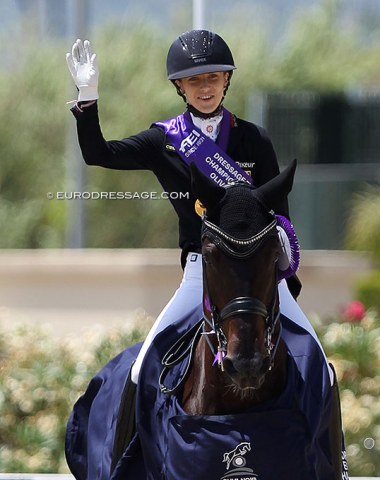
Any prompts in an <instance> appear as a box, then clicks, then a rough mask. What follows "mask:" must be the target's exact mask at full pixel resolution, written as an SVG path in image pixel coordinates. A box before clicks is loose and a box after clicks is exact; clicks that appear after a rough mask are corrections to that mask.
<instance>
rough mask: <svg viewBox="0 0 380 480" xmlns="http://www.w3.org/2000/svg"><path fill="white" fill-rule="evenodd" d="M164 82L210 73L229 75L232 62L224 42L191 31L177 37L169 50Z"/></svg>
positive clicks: (208, 34)
mask: <svg viewBox="0 0 380 480" xmlns="http://www.w3.org/2000/svg"><path fill="white" fill-rule="evenodd" d="M166 68H167V74H168V80H177V79H179V78H184V77H190V76H192V75H200V74H202V73H211V72H232V70H235V68H236V67H235V63H234V59H233V57H232V53H231V50H230V49H229V47H228V45H227V44H226V42H225V41H224V40H223V39H222V38H221V37H220V36H219V35H217V34H216V33H213V32H209V31H208V30H191V31H190V32H185V33H183V34H182V35H180V36H179V37H178V38H177V39H176V40H175V41H174V42H173V43H172V45H171V47H170V48H169V52H168V56H167V60H166Z"/></svg>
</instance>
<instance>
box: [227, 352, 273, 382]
mask: <svg viewBox="0 0 380 480" xmlns="http://www.w3.org/2000/svg"><path fill="white" fill-rule="evenodd" d="M269 365H270V358H269V356H267V355H263V354H261V353H259V352H256V353H255V354H254V355H253V357H252V358H249V359H247V358H231V357H230V356H228V355H227V356H226V357H225V358H224V359H223V366H224V370H225V372H226V373H227V374H228V375H229V376H230V377H231V379H232V381H233V382H234V384H235V385H236V386H237V387H238V388H239V389H245V388H253V389H255V390H258V389H259V388H260V387H261V386H262V385H263V383H264V380H265V375H266V373H267V372H268V370H269Z"/></svg>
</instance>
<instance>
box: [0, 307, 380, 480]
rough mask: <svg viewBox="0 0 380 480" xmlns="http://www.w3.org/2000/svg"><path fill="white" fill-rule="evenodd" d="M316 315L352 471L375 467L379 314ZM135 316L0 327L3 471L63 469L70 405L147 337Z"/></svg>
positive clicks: (379, 436)
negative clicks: (127, 321) (62, 330)
mask: <svg viewBox="0 0 380 480" xmlns="http://www.w3.org/2000/svg"><path fill="white" fill-rule="evenodd" d="M314 320H315V324H316V326H317V330H318V333H319V335H320V338H321V341H322V343H323V345H324V347H325V349H326V352H327V355H328V356H329V358H330V360H331V361H332V362H333V364H334V366H335V368H336V371H337V375H338V379H339V382H340V390H341V401H342V415H343V421H344V428H345V437H346V447H347V452H348V457H349V462H350V472H351V475H358V476H364V475H370V476H375V475H380V455H379V449H380V348H379V347H380V340H379V339H380V318H379V316H378V315H377V314H375V313H374V312H373V311H365V309H364V308H363V306H362V305H361V304H360V303H359V302H353V304H352V305H350V308H348V309H346V310H345V311H344V312H343V313H342V315H340V316H339V317H337V318H334V319H330V320H331V322H330V323H329V324H328V325H324V323H322V322H320V321H319V319H318V318H316V319H314ZM7 323H8V324H9V323H10V322H9V319H8V320H7ZM135 324H136V325H139V327H138V328H137V327H135V328H131V327H129V328H127V327H119V328H116V327H114V328H109V329H107V330H105V329H104V328H103V329H101V328H97V327H94V328H92V329H91V330H87V331H85V332H84V333H83V334H79V333H77V334H76V335H75V336H70V337H65V338H62V339H57V338H56V337H55V336H53V335H52V334H51V333H49V332H48V331H44V330H43V329H38V328H32V327H30V325H24V326H20V327H17V328H15V329H14V330H12V331H9V329H6V328H4V327H3V328H1V327H0V359H1V361H0V406H1V416H0V445H1V446H0V471H2V472H42V473H56V472H58V473H65V472H67V466H66V463H65V459H64V454H63V445H64V432H65V426H66V420H67V417H68V415H69V412H70V410H71V408H72V405H73V404H74V402H75V401H76V399H77V398H78V397H79V395H80V394H81V393H82V392H83V391H84V389H85V388H86V386H87V384H88V382H89V380H90V379H91V377H92V376H93V375H94V373H95V372H96V371H98V370H99V369H100V368H101V367H102V366H103V365H104V364H105V363H106V362H107V361H108V360H109V359H110V358H111V357H113V356H114V355H115V354H117V353H119V352H120V351H121V350H123V349H124V348H125V347H126V346H127V345H130V344H132V343H135V342H137V341H139V340H141V339H142V338H143V337H144V335H145V333H146V318H145V317H144V315H142V314H139V315H138V316H137V318H136V323H135ZM371 447H373V448H371Z"/></svg>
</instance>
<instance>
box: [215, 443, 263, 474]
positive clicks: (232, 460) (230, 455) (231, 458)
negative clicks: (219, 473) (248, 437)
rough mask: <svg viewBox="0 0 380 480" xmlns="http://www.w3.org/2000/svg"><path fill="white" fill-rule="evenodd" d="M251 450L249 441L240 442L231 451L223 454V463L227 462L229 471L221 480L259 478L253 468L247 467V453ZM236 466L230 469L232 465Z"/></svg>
mask: <svg viewBox="0 0 380 480" xmlns="http://www.w3.org/2000/svg"><path fill="white" fill-rule="evenodd" d="M250 451H251V444H250V443H249V442H241V443H239V444H238V445H237V446H236V447H235V448H234V449H233V450H231V452H226V453H224V454H223V463H226V470H227V472H226V473H225V474H224V475H223V477H221V479H220V480H258V475H257V474H256V473H253V470H252V469H251V468H248V467H246V466H245V465H246V463H247V460H246V458H245V455H246V453H247V452H250ZM231 465H232V466H234V467H236V468H233V469H231V470H230V467H231Z"/></svg>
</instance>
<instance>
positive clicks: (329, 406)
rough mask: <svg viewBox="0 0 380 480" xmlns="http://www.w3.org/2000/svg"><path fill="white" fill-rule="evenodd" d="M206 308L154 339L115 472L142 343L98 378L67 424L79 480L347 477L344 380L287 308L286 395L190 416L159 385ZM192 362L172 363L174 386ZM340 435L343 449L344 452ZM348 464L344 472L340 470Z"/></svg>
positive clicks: (326, 479) (322, 479) (169, 379)
mask: <svg viewBox="0 0 380 480" xmlns="http://www.w3.org/2000/svg"><path fill="white" fill-rule="evenodd" d="M201 316H202V311H201V310H200V309H196V310H194V311H193V312H192V314H191V315H190V316H187V317H186V318H182V319H180V320H179V321H178V323H176V324H175V325H171V326H170V327H168V328H167V329H166V330H164V332H162V333H161V334H159V335H158V336H157V337H156V339H155V340H154V342H153V344H152V346H151V348H150V350H149V352H148V353H147V355H146V357H145V360H144V364H143V366H142V370H141V374H140V380H139V385H138V386H137V397H136V426H137V433H136V434H135V436H134V438H133V439H132V441H131V443H130V444H129V446H128V447H127V449H126V450H125V452H124V454H123V455H122V458H121V459H120V461H119V462H118V464H117V465H116V468H115V469H114V471H113V472H112V474H111V473H110V468H111V456H112V448H113V444H114V437H115V429H116V422H117V418H118V413H119V406H120V399H121V395H122V392H123V389H124V386H125V382H126V379H127V377H128V374H129V370H130V368H131V365H132V363H133V361H134V359H135V358H136V355H137V352H138V350H139V348H140V345H135V346H133V347H130V348H128V349H126V350H125V351H124V352H122V353H120V354H119V355H118V356H117V357H115V358H114V359H112V360H111V361H110V362H109V363H108V364H107V365H106V366H105V367H104V368H103V369H102V370H101V371H100V372H99V373H98V374H97V375H96V376H95V377H94V378H93V379H92V380H91V382H90V384H89V386H88V388H87V390H86V392H85V394H84V395H83V396H82V397H81V398H80V399H79V400H78V401H77V403H76V404H75V406H74V408H73V411H72V413H71V415H70V418H69V421H68V426H67V432H66V458H67V462H68V465H69V467H70V469H71V471H72V473H73V475H74V476H75V478H76V479H77V480H132V479H133V480H144V479H147V480H161V479H162V480H163V479H165V480H227V479H228V480H274V479H281V480H294V479H296V478H302V480H337V479H339V480H340V479H341V478H343V479H345V478H347V479H348V478H349V477H348V472H347V471H346V468H345V467H346V462H345V460H344V459H345V454H344V452H343V453H342V449H343V446H341V445H342V444H343V442H342V441H341V438H342V437H341V425H340V411H339V405H337V401H336V398H337V397H336V395H335V393H334V392H335V390H336V388H337V386H336V384H335V385H333V386H331V382H330V375H329V370H328V365H327V364H326V361H325V359H324V356H323V353H322V351H321V349H320V347H319V345H318V344H317V342H316V341H315V339H314V338H313V337H312V336H311V335H310V334H309V333H308V332H307V331H306V330H304V329H302V328H301V327H299V326H297V325H296V324H295V323H294V322H292V321H290V320H289V319H287V318H286V317H284V316H282V318H281V321H282V325H283V332H282V338H283V340H284V341H285V344H286V346H287V349H288V381H287V386H286V388H285V390H284V391H283V392H282V394H281V395H280V396H279V397H278V398H276V399H274V400H271V401H268V402H265V404H261V405H259V406H257V407H255V408H252V410H250V411H248V412H245V413H242V414H238V415H221V416H189V415H187V414H186V413H185V412H184V411H183V410H182V408H181V405H180V403H179V401H178V399H177V397H176V396H174V395H168V394H163V393H162V392H161V391H160V388H159V384H158V378H159V375H160V373H161V370H162V364H161V360H162V358H163V356H164V354H165V353H166V352H167V350H168V349H169V348H170V346H171V345H172V344H173V343H174V342H175V341H176V340H177V339H178V338H179V336H180V335H182V334H183V333H184V332H185V331H187V330H188V329H189V327H190V326H192V325H194V323H196V322H197V321H199V319H200V318H201ZM183 363H184V362H183ZM183 367H184V365H183V364H180V365H179V366H178V368H177V369H173V371H172V372H171V373H170V375H168V377H167V378H166V380H165V384H167V382H168V383H169V384H172V385H175V384H176V382H178V379H179V378H180V377H181V374H182V371H183ZM215 368H217V367H215ZM168 386H170V385H168ZM334 389H335V390H334ZM338 437H340V438H339V441H338V445H339V448H340V450H341V451H338V452H337V448H336V443H337V442H336V440H337V438H338ZM341 455H343V457H342V458H343V461H342V464H340V465H339V467H337V463H340V456H341ZM337 457H339V458H338V462H337V460H336V459H337ZM341 465H343V469H342V470H343V471H342V473H340V472H339V473H338V470H340V469H341V468H342V467H341Z"/></svg>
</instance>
